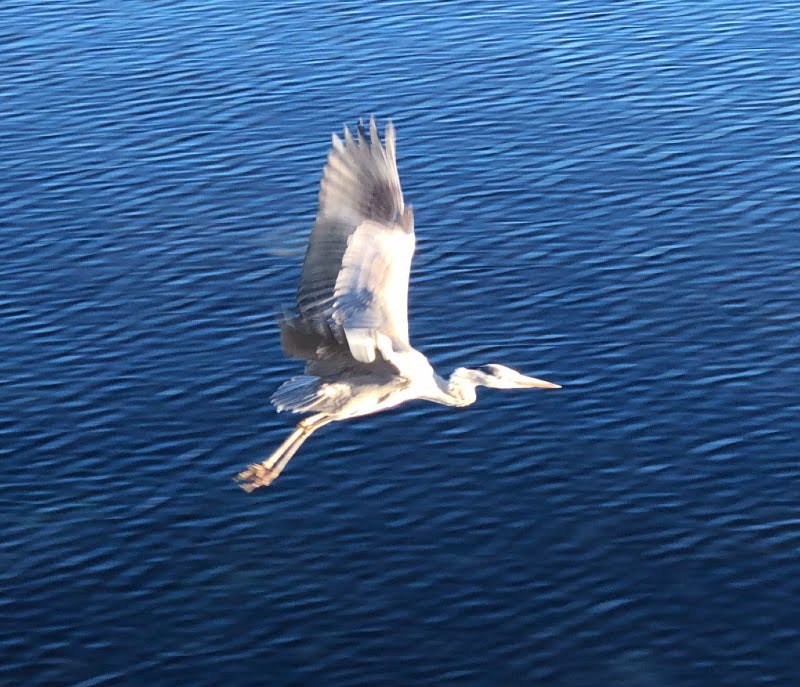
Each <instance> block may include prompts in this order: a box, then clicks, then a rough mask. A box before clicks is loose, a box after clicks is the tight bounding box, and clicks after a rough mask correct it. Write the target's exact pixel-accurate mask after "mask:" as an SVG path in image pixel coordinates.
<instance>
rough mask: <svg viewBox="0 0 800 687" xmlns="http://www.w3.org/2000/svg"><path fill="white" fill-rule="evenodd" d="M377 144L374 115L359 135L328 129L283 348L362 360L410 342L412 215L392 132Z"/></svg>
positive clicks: (314, 357) (316, 356)
mask: <svg viewBox="0 0 800 687" xmlns="http://www.w3.org/2000/svg"><path fill="white" fill-rule="evenodd" d="M384 138H385V142H384V143H383V144H382V143H381V140H380V136H379V134H378V128H377V125H376V123H375V120H374V118H371V119H370V122H369V133H367V132H366V131H365V130H364V127H363V125H362V124H359V126H358V129H357V132H356V138H355V139H354V138H353V135H352V133H351V132H350V130H349V129H348V128H347V127H345V129H344V140H342V139H341V138H339V137H338V136H337V135H335V134H334V135H333V138H332V144H331V149H330V152H329V154H328V159H327V163H326V165H325V169H324V171H323V175H322V181H321V183H320V191H319V208H318V211H317V219H316V222H315V223H314V228H313V229H312V231H311V237H310V238H309V242H308V247H307V249H306V256H305V259H304V261H303V271H302V275H301V278H300V286H299V288H298V291H297V311H298V316H297V317H296V318H291V319H286V320H284V322H283V324H282V341H283V342H284V350H285V352H286V353H287V355H292V356H296V357H300V358H304V359H306V360H317V359H319V357H320V351H324V350H327V349H330V350H334V349H335V350H336V354H337V355H341V353H342V352H343V350H342V349H344V350H346V351H347V352H349V354H350V355H351V356H352V357H353V358H354V359H355V360H356V361H359V362H361V363H371V362H373V361H374V360H375V359H376V357H377V356H378V354H380V355H381V356H382V357H383V358H384V359H385V358H386V357H387V356H386V355H385V353H386V352H389V351H390V349H391V350H398V349H400V348H404V347H405V348H407V347H408V346H409V343H408V314H407V310H408V277H409V272H410V269H411V259H412V257H413V253H414V220H413V213H412V210H411V208H410V207H408V208H406V206H405V204H404V201H403V193H402V189H401V187H400V177H399V174H398V172H397V163H396V153H395V131H394V127H393V126H392V124H391V122H389V123H388V124H387V125H386V130H385V132H384Z"/></svg>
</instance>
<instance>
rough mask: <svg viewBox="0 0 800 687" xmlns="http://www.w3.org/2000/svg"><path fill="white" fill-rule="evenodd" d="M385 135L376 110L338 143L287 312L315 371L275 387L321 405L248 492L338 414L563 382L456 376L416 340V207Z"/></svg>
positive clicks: (285, 338) (291, 401) (495, 372)
mask: <svg viewBox="0 0 800 687" xmlns="http://www.w3.org/2000/svg"><path fill="white" fill-rule="evenodd" d="M384 139H385V141H384V143H383V144H382V143H381V140H380V136H379V135H378V129H377V126H376V124H375V119H374V118H371V119H370V122H369V132H367V131H365V130H364V127H363V125H362V124H360V123H359V125H358V130H357V133H356V136H355V137H353V135H352V134H351V133H350V130H349V129H348V128H347V127H345V129H344V140H342V139H341V138H339V136H337V135H336V134H334V135H333V142H332V146H331V149H330V152H329V153H328V160H327V163H326V165H325V169H324V171H323V174H322V181H321V183H320V190H319V208H318V210H317V218H316V222H315V223H314V227H313V229H312V231H311V237H310V239H309V241H308V247H307V249H306V255H305V259H304V261H303V269H302V274H301V277H300V286H299V288H298V290H297V307H296V309H295V310H293V311H292V312H291V313H284V315H283V316H282V318H281V321H280V330H281V345H282V347H283V351H284V353H285V354H286V355H287V356H289V357H292V358H299V359H301V360H305V361H306V368H305V374H302V375H299V376H297V377H292V378H291V379H290V380H289V381H287V382H284V383H283V384H282V385H281V386H280V387H279V388H278V390H277V391H276V392H275V394H274V395H273V396H272V403H273V404H274V405H275V407H276V408H277V410H278V412H281V411H285V410H288V411H291V412H293V413H309V415H308V416H307V417H306V418H304V419H303V420H301V421H300V423H299V424H298V425H297V427H296V428H295V430H294V431H293V432H292V433H291V434H290V435H289V436H288V438H287V439H286V440H285V441H284V442H283V443H282V444H281V445H280V446H279V447H278V448H277V449H276V450H275V452H274V453H272V455H271V456H270V457H269V458H267V460H265V461H264V462H262V463H257V464H255V465H251V466H250V467H249V468H247V469H246V470H244V471H243V472H240V473H239V474H238V475H237V480H238V482H239V485H240V486H241V487H242V488H243V489H244V490H245V491H252V490H253V489H256V488H257V487H261V486H265V485H268V484H270V483H271V482H272V481H273V480H274V479H275V478H276V477H277V476H278V475H280V474H281V471H282V470H283V469H284V468H285V467H286V464H287V463H288V462H289V460H290V459H291V457H292V456H293V455H294V454H295V453H296V452H297V450H298V449H299V448H300V445H301V444H302V443H303V442H304V441H305V440H306V439H308V437H310V436H311V435H312V434H313V433H314V432H316V431H317V430H318V429H320V428H321V427H324V426H325V425H327V424H330V423H331V422H337V421H338V420H347V419H349V418H353V417H360V416H362V415H370V414H372V413H377V412H380V411H382V410H386V409H387V408H393V407H394V406H397V405H400V404H401V403H405V402H406V401H409V400H411V399H424V400H426V401H433V402H434V403H441V404H444V405H448V406H466V405H470V404H471V403H474V402H475V397H476V396H475V388H476V387H478V386H486V387H490V388H493V389H525V388H534V387H539V388H544V389H558V388H560V387H559V386H558V385H557V384H552V383H550V382H546V381H544V380H541V379H536V378H535V377H527V376H525V375H523V374H521V373H519V372H517V371H515V370H512V369H511V368H508V367H505V366H503V365H497V364H492V365H484V366H483V367H480V368H478V369H468V368H464V367H459V368H458V369H456V370H455V372H453V373H452V374H451V375H450V378H449V379H448V380H445V379H443V378H442V377H440V376H439V375H438V374H437V373H436V372H435V371H434V369H433V368H432V367H431V365H430V363H429V362H428V359H427V358H426V357H425V356H424V355H423V354H422V353H420V352H419V351H418V350H416V349H415V348H413V347H412V346H411V344H410V343H409V340H408V276H409V272H410V270H411V257H412V255H413V254H414V215H413V212H412V209H411V206H410V205H406V204H405V202H404V200H403V192H402V190H401V188H400V177H399V175H398V172H397V161H396V158H395V130H394V127H393V126H392V123H391V122H389V123H388V124H387V125H386V129H385V131H384Z"/></svg>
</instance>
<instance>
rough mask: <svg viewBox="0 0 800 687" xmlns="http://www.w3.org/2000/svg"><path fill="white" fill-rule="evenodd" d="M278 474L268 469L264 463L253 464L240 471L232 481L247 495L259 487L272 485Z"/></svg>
mask: <svg viewBox="0 0 800 687" xmlns="http://www.w3.org/2000/svg"><path fill="white" fill-rule="evenodd" d="M279 474H280V473H279V472H278V471H276V470H273V469H271V468H268V467H267V466H266V465H264V463H254V464H253V465H251V466H250V467H248V468H247V470H242V471H241V472H240V473H239V474H238V475H236V477H235V478H234V479H235V481H236V482H238V483H239V486H240V487H241V488H242V489H244V490H245V491H246V492H248V493H249V492H251V491H253V490H254V489H258V488H259V487H266V486H268V485H270V484H272V481H273V480H274V479H275V478H276V477H277V476H278V475H279Z"/></svg>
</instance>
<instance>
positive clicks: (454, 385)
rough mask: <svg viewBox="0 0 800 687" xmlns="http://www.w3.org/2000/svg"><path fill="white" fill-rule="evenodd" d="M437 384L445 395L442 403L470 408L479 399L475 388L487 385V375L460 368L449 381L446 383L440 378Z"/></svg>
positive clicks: (478, 371)
mask: <svg viewBox="0 0 800 687" xmlns="http://www.w3.org/2000/svg"><path fill="white" fill-rule="evenodd" d="M437 382H439V388H440V389H441V390H442V393H443V397H442V399H441V400H440V403H444V404H445V405H450V406H468V405H471V404H472V403H475V400H476V398H477V394H476V393H475V387H477V386H480V385H484V384H485V382H486V375H485V374H484V373H483V372H481V371H480V370H470V369H469V368H466V367H459V368H458V369H456V370H455V371H454V372H453V374H451V375H450V379H449V380H447V381H445V380H444V379H442V378H441V377H439V378H438V380H437Z"/></svg>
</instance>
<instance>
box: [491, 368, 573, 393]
mask: <svg viewBox="0 0 800 687" xmlns="http://www.w3.org/2000/svg"><path fill="white" fill-rule="evenodd" d="M477 371H478V372H479V373H480V374H481V376H482V377H483V379H481V381H480V383H481V385H482V386H487V387H490V388H492V389H530V388H539V389H560V388H561V387H560V386H559V385H558V384H553V383H552V382H546V381H544V380H543V379H537V378H536V377H528V376H527V375H524V374H522V373H521V372H517V371H516V370H512V369H511V368H510V367H506V366H505V365H498V364H497V363H492V364H490V365H482V366H481V367H479V368H478V370H477Z"/></svg>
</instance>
